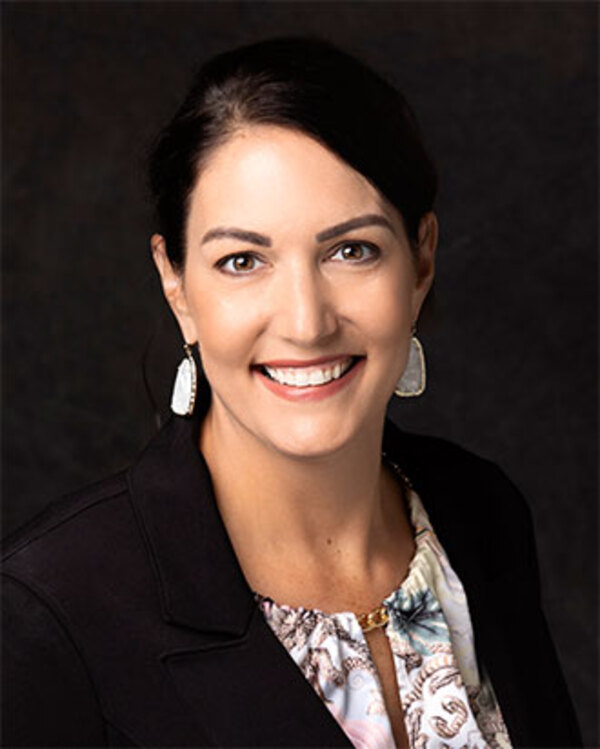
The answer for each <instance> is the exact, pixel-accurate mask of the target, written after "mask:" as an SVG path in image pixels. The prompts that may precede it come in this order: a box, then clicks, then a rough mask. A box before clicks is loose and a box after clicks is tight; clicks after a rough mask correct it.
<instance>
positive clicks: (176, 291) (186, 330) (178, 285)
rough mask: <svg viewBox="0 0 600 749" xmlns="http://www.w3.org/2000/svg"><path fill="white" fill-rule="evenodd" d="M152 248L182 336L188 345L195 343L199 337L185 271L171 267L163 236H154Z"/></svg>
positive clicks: (164, 292)
mask: <svg viewBox="0 0 600 749" xmlns="http://www.w3.org/2000/svg"><path fill="white" fill-rule="evenodd" d="M150 247H151V249H152V259H153V260H154V264H155V265H156V268H157V270H158V274H159V276H160V281H161V284H162V289H163V294H164V295H165V299H166V300H167V302H168V303H169V307H171V310H172V311H173V314H174V315H175V318H176V319H177V322H178V323H179V328H180V330H181V335H182V336H183V339H184V341H186V343H195V342H196V341H197V340H198V335H197V332H196V324H195V322H194V318H193V316H192V315H191V313H190V309H189V307H188V302H187V299H186V295H185V287H184V283H183V271H179V270H177V269H176V268H174V267H173V266H172V265H171V261H170V260H169V257H168V255H167V243H166V242H165V238H164V237H163V236H162V235H161V234H153V235H152V237H151V238H150Z"/></svg>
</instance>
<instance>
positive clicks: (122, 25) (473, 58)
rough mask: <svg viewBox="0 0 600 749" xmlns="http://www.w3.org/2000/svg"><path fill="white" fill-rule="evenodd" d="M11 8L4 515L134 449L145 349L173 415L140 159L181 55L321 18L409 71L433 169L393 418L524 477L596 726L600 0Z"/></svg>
mask: <svg viewBox="0 0 600 749" xmlns="http://www.w3.org/2000/svg"><path fill="white" fill-rule="evenodd" d="M2 15H3V41H4V44H3V86H2V92H3V104H4V107H3V120H4V121H3V141H4V167H3V173H2V177H3V182H4V191H3V196H4V203H3V205H4V221H3V231H4V271H3V305H4V308H3V312H4V314H3V322H4V335H3V343H4V359H3V396H4V399H3V415H4V428H3V448H4V461H3V468H4V471H3V489H4V492H3V497H4V530H5V531H8V530H10V529H11V528H13V527H15V526H16V525H17V524H20V523H21V522H22V521H24V520H25V519H27V518H29V517H30V516H31V515H33V514H34V513H35V512H36V511H37V510H38V509H40V508H41V507H42V506H43V505H44V504H45V503H46V502H47V501H48V500H49V499H51V498H53V497H55V496H57V495H59V494H61V493H63V492H65V491H67V490H69V489H72V488H74V487H76V486H79V485H81V484H85V483H87V482H89V481H91V480H93V479H95V478H99V477H100V476H103V475H105V474H107V473H109V472H111V471H114V470H115V469H117V468H120V467H122V466H123V465H125V464H127V462H128V461H129V460H130V459H131V458H132V457H133V456H134V455H135V454H136V452H137V451H138V450H139V449H140V448H141V446H142V445H143V444H144V442H145V440H146V439H147V438H148V436H149V435H150V434H151V432H152V431H153V429H154V427H155V425H154V420H153V415H152V408H151V406H150V404H149V401H148V399H147V397H146V395H145V391H144V388H143V384H142V375H141V371H142V368H141V361H142V359H143V356H144V352H145V351H146V350H147V353H148V357H147V358H148V372H149V377H150V380H151V383H152V387H153V389H154V392H155V393H156V397H157V399H158V401H159V403H160V406H161V408H162V410H163V411H164V410H165V407H166V404H167V402H168V401H167V393H168V390H169V387H170V381H171V377H172V373H173V369H174V366H175V363H176V361H177V359H178V356H179V349H178V347H179V340H178V336H177V334H176V331H175V327H174V325H173V323H172V322H171V320H170V318H169V315H168V313H167V311H166V309H165V307H164V305H163V303H162V301H161V295H160V291H159V287H158V283H157V280H156V278H155V275H154V271H153V268H152V267H151V263H150V259H149V256H148V236H149V234H150V231H151V225H150V223H149V218H148V210H147V206H146V204H145V202H144V192H143V157H144V151H145V148H146V146H147V144H148V142H149V139H150V138H151V137H152V135H154V133H155V132H156V130H157V128H158V127H159V126H160V125H161V124H162V123H163V121H164V120H165V119H166V117H167V116H169V115H170V114H171V112H172V109H173V107H174V106H175V104H176V103H177V101H178V99H179V98H180V96H181V95H182V93H183V92H184V90H185V88H186V85H187V82H188V81H189V76H190V71H191V70H192V69H193V68H194V67H195V66H196V65H197V64H198V63H199V62H201V61H202V60H203V59H205V58H206V57H208V56H210V55H212V54H214V53H216V52H218V51H220V50H223V49H225V48H228V47H231V46H234V45H237V44H240V43H244V42H248V41H252V40H256V39H260V38H264V37H267V36H270V35H274V34H283V33H294V32H302V31H318V32H321V33H322V34H323V35H324V36H327V37H329V38H331V39H332V40H333V41H336V42H338V43H340V44H341V45H343V46H345V47H347V48H348V49H350V50H351V51H355V52H357V53H358V54H361V55H363V56H364V57H365V58H366V59H367V60H368V61H370V62H371V63H372V64H373V65H374V66H375V67H376V68H378V69H379V70H380V71H382V72H383V73H384V74H386V75H388V76H390V77H391V78H392V79H393V80H394V81H395V82H396V83H397V84H398V85H399V86H400V87H401V88H402V89H403V90H404V91H405V93H406V94H407V96H408V98H409V100H410V101H411V102H412V103H413V105H414V107H415V109H416V110H417V113H418V115H419V117H420V120H421V122H422V126H423V130H424V132H425V136H426V140H427V141H428V142H429V143H430V146H431V149H432V151H433V153H434V156H435V157H436V159H437V162H438V164H439V167H440V171H441V174H442V185H441V193H440V197H439V201H438V213H439V217H440V222H441V227H442V231H441V244H440V250H439V265H438V280H437V287H436V299H435V305H434V309H433V314H432V315H431V317H430V320H429V321H428V324H426V325H425V326H424V327H423V329H422V339H423V342H424V345H425V347H426V351H427V355H428V361H429V369H430V386H429V390H428V392H427V394H426V395H425V396H424V397H423V398H422V399H420V400H419V401H418V402H415V403H404V404H395V405H394V406H393V407H392V413H393V416H394V418H395V419H396V420H397V421H398V422H399V423H400V424H401V425H403V426H405V427H407V428H410V429H414V430H417V431H423V432H429V433H434V434H439V435H442V436H445V437H448V438H450V439H453V440H455V441H457V442H459V443H461V444H463V445H465V446H466V447H469V448H471V449H472V450H475V451H476V452H478V453H480V454H483V455H485V456H487V457H489V458H491V459H493V460H495V461H496V462H498V463H500V465H501V466H502V467H503V468H504V469H505V470H506V471H507V472H508V474H509V475H510V476H511V477H512V478H513V480H514V481H515V482H516V483H517V484H518V485H519V486H520V487H521V489H522V490H523V491H524V493H525V495H526V496H527V497H528V499H529V501H530V503H531V506H532V509H533V512H534V517H535V523H536V529H537V536H538V544H539V553H540V559H541V567H542V576H543V586H544V597H545V601H546V607H547V611H548V614H549V619H550V622H551V626H552V629H553V632H554V634H555V637H556V641H557V644H558V647H559V651H560V655H561V658H562V662H563V664H564V667H565V671H566V675H567V678H568V680H569V683H570V685H571V689H572V693H573V696H574V699H575V702H576V706H577V709H578V712H579V715H580V718H581V722H582V725H583V728H584V731H585V736H586V739H587V742H588V744H589V745H595V744H596V743H597V736H596V725H595V721H596V718H595V716H596V713H597V703H596V684H597V682H596V676H597V671H596V667H597V658H596V653H597V648H596V643H597V639H596V625H597V605H596V604H597V599H596V593H597V585H596V583H597V572H598V565H597V493H596V489H597V471H596V462H597V457H596V456H597V452H596V446H597V434H596V425H597V396H596V382H597V348H596V346H597V301H596V286H597V260H596V257H597V254H596V251H597V224H596V208H597V174H598V161H597V141H596V138H597V135H596V134H597V101H598V95H597V72H596V67H597V56H596V53H597V49H596V45H597V15H598V13H597V5H596V4H595V3H576V2H565V3H563V2H549V3H542V2H530V3H529V2H518V3H506V4H505V3H500V2H479V3H471V2H459V3H453V2H443V3H439V4H438V3H430V2H421V3H416V4H413V3H401V4H400V3H395V2H385V3H379V2H353V3H345V2H336V3H326V2H321V3H300V2H291V3H286V2H281V3H278V2H272V3H262V2H246V3H236V2H220V3H194V2H189V3H181V4H180V3H175V2H170V3H165V2H152V3H150V2H149V3H144V2H116V3H110V2H100V3H88V2H78V3H69V2H61V3H57V2H44V3H37V4H36V3H29V2H5V3H3V5H2ZM357 106H360V102H357ZM348 116H352V115H351V112H340V118H344V117H348ZM373 116H374V117H376V116H377V113H376V112H374V113H373ZM490 532H493V529H490ZM507 553H510V550H507ZM506 615H507V616H518V611H514V610H513V609H512V607H511V596H510V591H509V590H507V591H506ZM523 636H524V637H527V631H526V628H524V630H523ZM526 667H527V666H526V664H524V668H526Z"/></svg>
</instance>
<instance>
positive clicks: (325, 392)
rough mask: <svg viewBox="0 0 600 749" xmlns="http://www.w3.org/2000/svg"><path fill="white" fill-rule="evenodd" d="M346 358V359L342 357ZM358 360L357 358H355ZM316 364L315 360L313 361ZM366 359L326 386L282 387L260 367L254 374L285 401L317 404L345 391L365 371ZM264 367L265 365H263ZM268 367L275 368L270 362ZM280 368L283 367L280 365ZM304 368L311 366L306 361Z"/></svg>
mask: <svg viewBox="0 0 600 749" xmlns="http://www.w3.org/2000/svg"><path fill="white" fill-rule="evenodd" d="M342 358H345V357H342ZM353 358H355V359H356V358H357V357H353ZM339 360H340V357H338V356H336V357H333V358H332V357H327V358H326V359H320V360H318V361H317V362H316V363H319V364H322V363H324V362H325V361H328V362H329V361H339ZM288 361H289V360H288ZM312 361H313V362H315V360H312ZM365 361H366V357H365V356H361V357H359V358H358V359H357V361H355V363H354V364H353V365H352V366H351V367H350V369H349V370H348V371H347V372H346V373H345V374H343V375H342V376H341V377H339V378H338V379H337V380H331V382H328V383H327V384H326V385H308V386H307V387H301V388H299V387H293V386H292V385H282V384H281V383H280V382H276V381H275V380H272V379H271V378H270V377H267V375H265V374H263V372H262V371H261V370H260V369H259V368H258V367H253V368H252V370H253V374H254V376H255V377H257V378H258V379H259V380H260V382H262V384H263V385H264V386H265V387H266V388H267V390H270V391H271V392H272V393H274V394H275V395H277V396H279V397H280V398H283V399H284V400H288V401H295V402H298V401H301V402H303V403H306V402H317V401H322V400H324V399H325V398H330V397H332V396H333V395H335V394H336V393H339V392H340V390H343V389H344V388H346V387H347V386H348V385H349V384H350V383H351V382H352V381H353V380H354V379H355V378H356V377H357V376H358V375H359V374H360V373H361V372H362V370H363V367H364V365H365ZM261 366H264V365H261ZM268 366H274V365H272V364H271V363H270V362H269V364H268ZM279 366H283V365H281V364H279ZM287 366H288V367H289V366H298V365H297V364H296V365H293V364H287ZM302 366H305V367H306V366H309V365H308V363H307V362H306V361H304V362H302Z"/></svg>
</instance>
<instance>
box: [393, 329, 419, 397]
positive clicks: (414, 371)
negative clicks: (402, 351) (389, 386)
mask: <svg viewBox="0 0 600 749" xmlns="http://www.w3.org/2000/svg"><path fill="white" fill-rule="evenodd" d="M425 386H426V374H425V353H424V352H423V346H422V345H421V341H419V339H418V338H417V336H416V328H413V333H412V337H411V339H410V349H409V352H408V362H407V363H406V368H405V370H404V372H403V374H402V377H401V378H400V379H399V380H398V384H397V385H396V389H395V390H394V393H395V394H396V395H397V396H398V397H400V398H415V397H416V396H418V395H422V394H423V393H424V392H425Z"/></svg>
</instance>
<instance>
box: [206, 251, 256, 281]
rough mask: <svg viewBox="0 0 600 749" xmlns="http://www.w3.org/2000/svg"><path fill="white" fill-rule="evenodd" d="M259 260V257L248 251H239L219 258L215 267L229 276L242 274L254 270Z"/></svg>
mask: <svg viewBox="0 0 600 749" xmlns="http://www.w3.org/2000/svg"><path fill="white" fill-rule="evenodd" d="M261 262H262V261H261V260H260V258H258V257H256V256H255V255H253V254H252V253H250V252H239V253H237V255H228V256H227V257H224V258H222V259H221V260H219V262H218V263H217V267H218V268H219V270H222V271H223V272H224V273H229V275H231V276H236V275H237V276H242V275H245V274H248V273H251V272H252V271H254V270H256V269H257V268H258V266H259V265H260V264H261Z"/></svg>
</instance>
